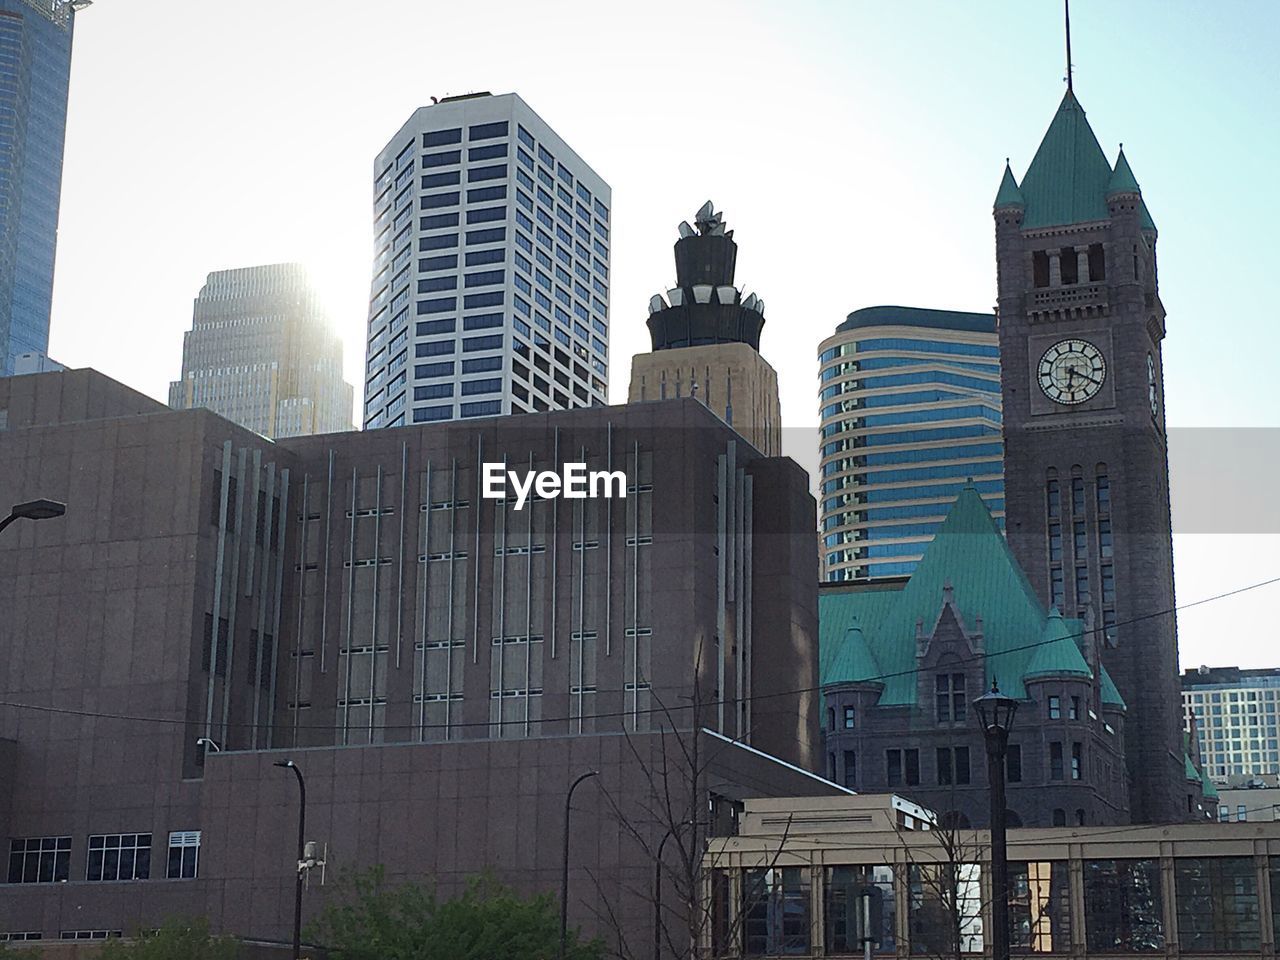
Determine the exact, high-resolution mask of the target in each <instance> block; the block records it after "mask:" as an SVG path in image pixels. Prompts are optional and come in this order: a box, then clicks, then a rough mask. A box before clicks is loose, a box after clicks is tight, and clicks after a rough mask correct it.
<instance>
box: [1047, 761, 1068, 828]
mask: <svg viewBox="0 0 1280 960" xmlns="http://www.w3.org/2000/svg"><path fill="white" fill-rule="evenodd" d="M1062 774H1063V767H1062V744H1061V743H1051V744H1049V779H1050V780H1061V779H1062ZM1064 825H1065V824H1064Z"/></svg>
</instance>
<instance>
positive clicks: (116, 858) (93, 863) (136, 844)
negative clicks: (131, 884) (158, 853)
mask: <svg viewBox="0 0 1280 960" xmlns="http://www.w3.org/2000/svg"><path fill="white" fill-rule="evenodd" d="M151 850H152V837H151V834H149V833H108V834H95V835H93V836H90V837H89V840H88V844H87V849H86V856H85V877H84V878H85V880H89V881H112V880H148V879H150V878H151ZM199 860H200V831H199V830H186V831H175V832H173V833H170V834H169V846H168V858H167V862H166V865H165V877H166V878H167V879H169V880H190V879H194V878H195V876H196V874H197V870H198V867H199ZM70 875H71V837H69V836H67V837H21V838H14V839H11V840H10V841H9V874H8V877H9V879H8V882H9V883H61V882H64V881H66V880H69V879H70Z"/></svg>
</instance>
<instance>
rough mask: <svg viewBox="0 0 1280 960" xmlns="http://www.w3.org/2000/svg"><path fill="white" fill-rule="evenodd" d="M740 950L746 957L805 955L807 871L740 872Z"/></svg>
mask: <svg viewBox="0 0 1280 960" xmlns="http://www.w3.org/2000/svg"><path fill="white" fill-rule="evenodd" d="M742 947H743V955H744V956H748V957H771V956H787V955H795V954H807V953H808V952H809V870H808V868H807V867H775V868H772V869H768V870H744V871H742Z"/></svg>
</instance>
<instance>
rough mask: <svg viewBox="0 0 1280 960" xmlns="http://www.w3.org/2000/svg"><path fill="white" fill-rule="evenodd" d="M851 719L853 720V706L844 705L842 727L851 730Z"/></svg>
mask: <svg viewBox="0 0 1280 960" xmlns="http://www.w3.org/2000/svg"><path fill="white" fill-rule="evenodd" d="M853 721H854V708H853V707H845V708H844V728H845V729H846V730H852V729H853Z"/></svg>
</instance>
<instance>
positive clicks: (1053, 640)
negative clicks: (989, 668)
mask: <svg viewBox="0 0 1280 960" xmlns="http://www.w3.org/2000/svg"><path fill="white" fill-rule="evenodd" d="M1077 633H1078V631H1072V630H1070V629H1068V628H1067V624H1066V621H1065V620H1063V619H1062V614H1060V613H1059V612H1058V608H1057V607H1054V608H1053V609H1051V610H1050V611H1049V616H1048V619H1046V620H1045V623H1044V633H1042V634H1041V635H1040V646H1038V647H1036V648H1035V650H1034V651H1033V653H1032V656H1031V662H1030V663H1029V664H1027V669H1026V672H1025V673H1023V675H1022V679H1023V680H1031V679H1033V678H1035V679H1040V678H1046V677H1083V678H1084V679H1086V680H1092V679H1093V671H1092V670H1090V669H1089V664H1087V663H1085V660H1084V655H1083V654H1082V653H1081V652H1080V647H1079V646H1078V645H1077V644H1076V639H1075V637H1076V634H1077Z"/></svg>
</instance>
